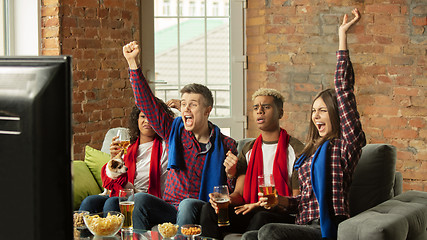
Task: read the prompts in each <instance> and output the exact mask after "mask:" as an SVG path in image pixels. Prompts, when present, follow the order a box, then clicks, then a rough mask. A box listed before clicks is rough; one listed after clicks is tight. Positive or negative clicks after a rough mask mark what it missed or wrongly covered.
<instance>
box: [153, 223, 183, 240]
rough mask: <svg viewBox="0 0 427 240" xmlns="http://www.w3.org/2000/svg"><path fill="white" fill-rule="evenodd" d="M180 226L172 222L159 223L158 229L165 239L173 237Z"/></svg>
mask: <svg viewBox="0 0 427 240" xmlns="http://www.w3.org/2000/svg"><path fill="white" fill-rule="evenodd" d="M178 229H179V226H178V225H176V224H173V223H170V222H166V223H163V224H159V225H157V230H158V231H159V233H160V234H161V235H162V237H163V239H172V238H174V237H175V235H176V233H177V232H178Z"/></svg>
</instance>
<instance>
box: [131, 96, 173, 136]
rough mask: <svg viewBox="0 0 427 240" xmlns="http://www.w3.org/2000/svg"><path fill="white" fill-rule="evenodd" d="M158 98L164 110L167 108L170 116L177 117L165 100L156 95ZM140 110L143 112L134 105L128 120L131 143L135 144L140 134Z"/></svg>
mask: <svg viewBox="0 0 427 240" xmlns="http://www.w3.org/2000/svg"><path fill="white" fill-rule="evenodd" d="M156 100H157V102H158V103H159V104H160V107H161V108H163V110H165V111H166V113H167V114H168V115H169V116H171V117H172V118H173V117H175V114H174V113H173V112H172V110H171V109H170V108H169V107H168V106H167V105H166V103H165V102H163V100H161V99H160V98H157V97H156ZM140 112H141V110H139V108H138V107H137V106H136V105H134V106H133V108H132V112H131V113H130V118H129V122H128V127H129V135H130V144H133V143H134V142H136V140H137V139H138V137H139V134H140V131H139V126H138V118H139V113H140ZM156 134H157V133H156Z"/></svg>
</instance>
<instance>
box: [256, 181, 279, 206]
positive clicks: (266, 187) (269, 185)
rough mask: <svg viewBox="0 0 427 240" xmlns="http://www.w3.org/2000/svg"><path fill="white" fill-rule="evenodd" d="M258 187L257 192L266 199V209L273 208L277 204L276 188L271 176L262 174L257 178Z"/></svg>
mask: <svg viewBox="0 0 427 240" xmlns="http://www.w3.org/2000/svg"><path fill="white" fill-rule="evenodd" d="M258 187H259V191H260V192H262V193H263V194H264V197H266V198H268V200H267V205H266V206H267V207H274V206H276V205H277V203H278V202H279V198H278V196H277V191H276V186H275V184H274V177H273V174H264V175H261V176H258Z"/></svg>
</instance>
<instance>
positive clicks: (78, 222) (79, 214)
mask: <svg viewBox="0 0 427 240" xmlns="http://www.w3.org/2000/svg"><path fill="white" fill-rule="evenodd" d="M88 214H89V212H88V211H82V210H78V211H74V213H73V226H74V228H76V229H79V230H82V229H86V225H85V222H84V219H83V218H84V215H88Z"/></svg>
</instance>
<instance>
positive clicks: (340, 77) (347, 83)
mask: <svg viewBox="0 0 427 240" xmlns="http://www.w3.org/2000/svg"><path fill="white" fill-rule="evenodd" d="M352 13H353V15H354V18H353V19H352V20H351V21H348V17H347V15H345V16H344V20H343V23H342V24H341V26H340V27H339V51H338V52H337V68H336V71H335V91H336V93H337V101H338V112H339V118H340V127H341V140H342V141H344V142H345V145H344V146H346V147H347V148H348V149H347V150H346V151H343V152H346V153H347V154H348V157H347V158H344V159H347V161H351V157H352V156H354V154H353V153H354V151H360V149H361V148H362V147H363V146H364V145H365V143H366V140H365V134H364V133H363V130H362V125H361V123H360V116H359V113H358V111H357V105H356V98H355V96H354V72H353V66H352V64H351V61H350V56H349V52H348V50H347V31H348V30H349V29H350V27H351V26H352V25H353V24H355V23H356V22H357V21H358V20H359V19H360V13H359V11H358V10H357V9H354V10H353V11H352ZM349 164H351V163H350V162H349Z"/></svg>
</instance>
